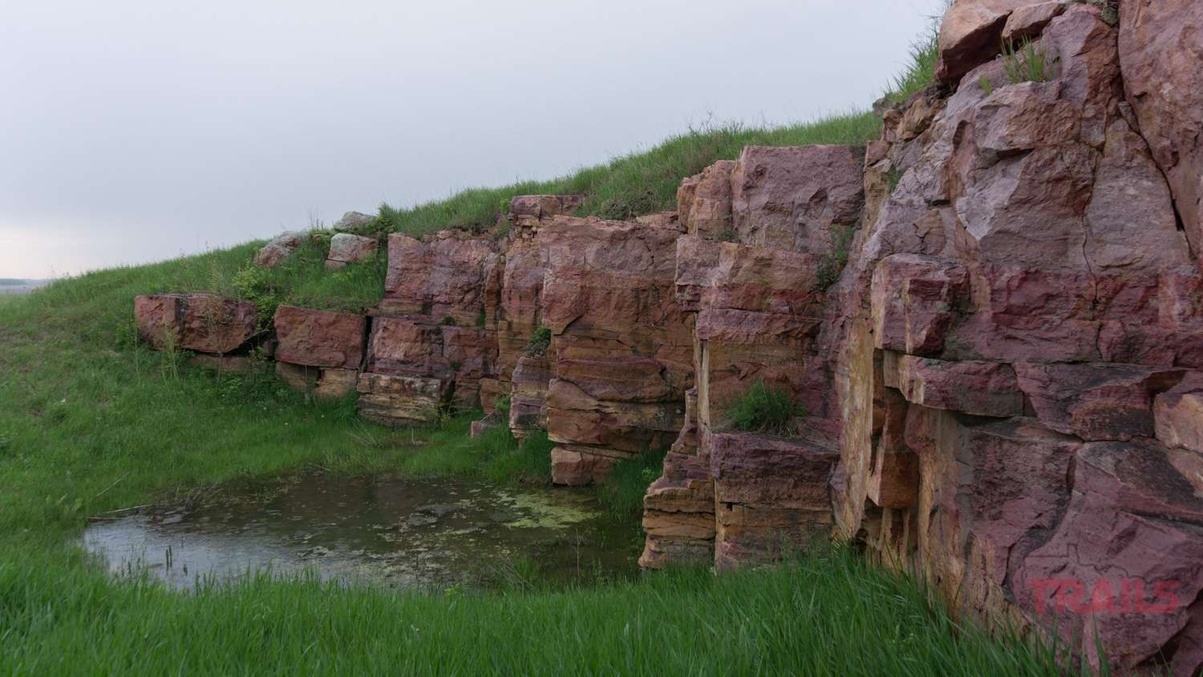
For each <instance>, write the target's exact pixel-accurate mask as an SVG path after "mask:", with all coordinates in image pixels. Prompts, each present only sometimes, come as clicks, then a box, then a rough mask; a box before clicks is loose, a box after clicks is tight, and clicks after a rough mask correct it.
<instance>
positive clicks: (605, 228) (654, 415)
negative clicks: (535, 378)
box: [537, 217, 693, 484]
mask: <svg viewBox="0 0 1203 677" xmlns="http://www.w3.org/2000/svg"><path fill="white" fill-rule="evenodd" d="M679 235H680V232H679V231H678V230H677V229H676V228H668V227H661V226H655V225H644V224H640V223H623V222H610V221H599V220H596V219H576V218H571V217H557V218H555V219H552V220H551V221H550V222H548V223H545V224H544V225H543V226H542V227H541V228H540V230H539V234H538V236H537V242H538V244H539V246H540V248H541V249H542V250H543V251H544V252H545V255H546V262H547V263H546V272H545V275H544V281H543V288H542V296H541V304H542V308H543V317H542V324H543V326H544V327H546V328H547V329H548V330H549V331H550V332H551V346H550V347H549V350H550V353H551V354H552V355H554V362H553V363H552V373H553V377H552V380H551V381H550V383H549V384H548V390H547V398H546V403H545V409H546V417H547V431H548V437H549V438H550V439H551V441H552V442H555V443H556V449H555V451H554V452H553V455H552V479H553V481H555V482H556V483H558V484H586V483H589V482H592V481H596V480H598V479H600V478H602V477H604V476H605V475H606V474H607V473H608V471H609V468H610V466H611V465H613V463H614V462H615V461H616V460H618V459H621V458H628V457H632V456H635V455H637V454H639V453H642V452H645V451H647V450H649V449H656V448H660V449H664V448H667V447H668V446H669V444H670V443H671V442H672V440H673V439H674V438H675V437H676V435H677V433H678V432H679V431H680V429H681V424H682V420H683V418H682V416H683V414H684V406H683V405H684V399H683V398H684V393H685V390H686V389H687V388H688V387H690V385H692V383H691V377H692V355H693V347H692V345H693V341H692V335H691V331H690V330H691V326H690V323H689V318H687V317H686V315H685V314H684V313H682V312H681V311H680V309H679V308H678V306H677V303H676V299H675V296H674V294H673V285H674V279H675V274H676V260H677V259H676V254H677V237H678V236H679Z"/></svg>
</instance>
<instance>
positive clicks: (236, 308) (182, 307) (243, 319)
mask: <svg viewBox="0 0 1203 677" xmlns="http://www.w3.org/2000/svg"><path fill="white" fill-rule="evenodd" d="M255 312H256V311H255V304H254V303H251V302H249V301H239V300H238V299H229V298H223V297H221V296H215V295H213V294H156V295H153V296H139V297H137V298H135V299H134V320H135V322H136V323H137V325H138V335H139V336H141V337H142V340H144V341H146V342H147V343H149V344H150V345H151V346H153V347H154V348H155V349H156V350H166V349H173V350H191V351H195V352H198V353H210V354H215V355H223V354H226V353H232V352H235V351H237V350H238V349H239V348H242V347H244V346H245V345H246V344H247V343H248V342H249V341H250V340H251V338H252V337H254V335H255V333H256V319H255Z"/></svg>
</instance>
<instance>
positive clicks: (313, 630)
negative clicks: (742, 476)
mask: <svg viewBox="0 0 1203 677" xmlns="http://www.w3.org/2000/svg"><path fill="white" fill-rule="evenodd" d="M0 611H2V612H3V613H2V614H0V639H2V641H3V644H2V646H3V647H4V650H3V651H2V652H0V673H11V674H281V675H285V674H286V675H293V674H461V675H477V674H481V675H484V674H504V675H517V674H521V675H527V674H557V675H562V674H631V675H636V674H641V675H660V674H664V675H711V674H713V675H718V674H739V675H744V674H797V675H975V676H976V675H1056V674H1061V673H1060V672H1059V671H1058V669H1057V665H1056V663H1055V661H1053V660H1052V656H1051V654H1050V653H1049V652H1048V651H1045V650H1041V649H1036V648H1033V647H1032V646H1029V645H1027V644H1024V643H1023V642H1020V641H1016V640H1011V641H1008V642H1005V643H999V642H994V641H990V640H987V639H985V638H984V637H983V636H982V635H981V634H980V633H979V632H977V631H976V630H973V629H972V628H965V627H961V626H958V625H957V624H956V623H955V622H953V621H952V620H951V619H950V618H949V617H948V616H946V615H944V614H943V613H941V612H939V611H937V610H934V609H932V608H931V607H929V606H928V604H927V602H926V600H925V599H924V598H923V596H922V595H921V594H920V593H918V592H917V591H916V589H915V587H914V586H913V585H912V584H911V583H910V582H908V581H906V580H904V579H900V578H897V577H894V576H892V575H890V574H886V573H883V572H880V571H873V570H870V569H868V568H866V566H865V565H864V564H863V563H861V562H860V561H859V560H858V559H857V558H855V557H854V556H852V555H851V554H849V553H840V552H834V553H827V554H824V555H821V556H812V557H809V558H807V559H805V560H801V561H799V562H797V563H795V564H791V565H787V566H783V567H780V568H776V569H768V570H760V571H747V572H742V573H737V574H732V575H727V576H722V577H715V576H714V575H712V574H711V573H709V572H707V571H701V570H679V571H672V572H667V573H663V574H659V575H655V576H649V577H648V578H647V579H646V580H643V581H639V582H635V583H629V584H622V585H615V586H610V587H604V588H595V589H585V590H574V591H566V592H555V593H499V594H479V593H472V592H464V591H462V590H459V589H453V590H450V591H448V592H447V593H446V594H443V595H429V594H427V595H421V594H414V593H406V592H398V591H393V590H383V589H371V588H356V589H342V588H338V587H333V586H325V585H322V584H320V583H317V582H315V581H313V580H297V581H293V582H279V581H272V580H269V579H267V578H266V577H260V578H258V579H255V580H251V581H249V582H246V583H244V584H240V585H237V586H233V587H218V588H212V589H208V590H203V591H201V592H198V593H197V594H193V595H180V594H174V593H171V592H169V591H167V590H165V589H163V588H162V587H159V586H155V585H150V584H146V583H123V584H114V583H111V582H109V581H107V580H105V579H104V578H103V577H102V576H100V575H98V574H96V573H93V572H91V571H90V570H88V569H87V568H85V567H84V566H83V563H82V562H81V561H79V559H78V557H72V558H70V559H69V560H68V561H66V562H62V561H57V560H55V559H53V558H51V557H50V556H48V555H38V556H35V557H32V558H30V559H29V560H27V561H26V563H25V565H24V566H13V565H11V564H9V563H8V562H0Z"/></svg>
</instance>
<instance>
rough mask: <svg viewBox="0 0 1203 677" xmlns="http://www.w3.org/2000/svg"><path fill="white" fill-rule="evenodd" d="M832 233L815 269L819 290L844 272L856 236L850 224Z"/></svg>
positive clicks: (828, 285) (836, 280) (816, 284)
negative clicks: (829, 247)
mask: <svg viewBox="0 0 1203 677" xmlns="http://www.w3.org/2000/svg"><path fill="white" fill-rule="evenodd" d="M891 181H892V179H891ZM891 190H893V188H891ZM832 235H833V242H832V244H831V251H830V252H828V253H827V254H824V255H823V258H822V259H821V260H820V261H819V266H818V269H817V270H816V271H815V287H816V288H817V289H818V290H819V291H827V290H828V289H830V288H831V286H832V285H834V284H835V283H836V282H839V280H840V275H843V274H844V267H845V266H847V265H848V255H849V250H850V249H851V247H852V238H853V237H855V236H856V228H854V227H850V226H846V227H837V228H836V230H835V231H834V232H833V233H832Z"/></svg>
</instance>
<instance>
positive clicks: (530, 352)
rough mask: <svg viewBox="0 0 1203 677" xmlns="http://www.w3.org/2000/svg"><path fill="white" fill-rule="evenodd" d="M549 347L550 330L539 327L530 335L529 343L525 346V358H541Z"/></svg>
mask: <svg viewBox="0 0 1203 677" xmlns="http://www.w3.org/2000/svg"><path fill="white" fill-rule="evenodd" d="M550 347H551V330H550V329H548V328H547V327H539V328H538V329H536V330H535V333H533V334H531V335H530V342H529V343H527V344H526V356H527V357H543V356H544V355H546V354H547V349H548V348H550Z"/></svg>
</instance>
